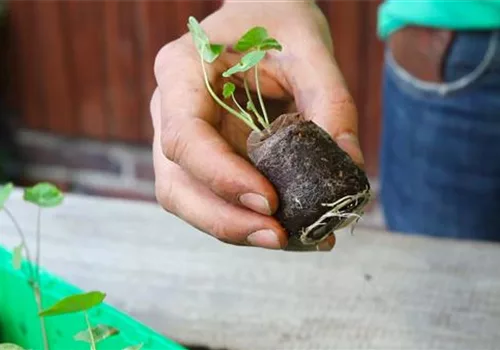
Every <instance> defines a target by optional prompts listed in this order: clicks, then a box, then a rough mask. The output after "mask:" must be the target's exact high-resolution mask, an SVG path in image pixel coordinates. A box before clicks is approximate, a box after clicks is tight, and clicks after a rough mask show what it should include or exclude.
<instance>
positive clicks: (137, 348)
mask: <svg viewBox="0 0 500 350" xmlns="http://www.w3.org/2000/svg"><path fill="white" fill-rule="evenodd" d="M143 346H144V343H140V344H137V345H131V346H127V347H126V348H123V349H122V350H141V349H142V347H143Z"/></svg>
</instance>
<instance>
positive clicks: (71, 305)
mask: <svg viewBox="0 0 500 350" xmlns="http://www.w3.org/2000/svg"><path fill="white" fill-rule="evenodd" d="M105 297H106V294H104V293H102V292H99V291H91V292H87V293H81V294H73V295H70V296H67V297H65V298H63V299H61V300H59V301H58V302H57V303H55V304H54V305H52V306H51V307H49V308H47V309H45V310H43V311H41V312H40V313H39V316H40V317H49V316H60V315H66V314H72V313H77V312H83V315H84V316H85V322H86V323H87V329H86V330H83V331H81V332H78V333H77V334H76V335H75V340H79V341H85V342H87V343H90V348H91V349H92V350H96V348H97V343H98V342H100V341H102V340H104V339H107V338H109V337H111V336H114V335H117V334H118V330H117V329H116V328H113V327H111V326H108V325H98V326H96V327H92V325H91V323H90V319H89V315H88V311H89V310H90V309H92V308H94V307H96V306H97V305H99V304H101V303H102V302H103V301H104V298H105Z"/></svg>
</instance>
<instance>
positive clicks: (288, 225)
mask: <svg viewBox="0 0 500 350" xmlns="http://www.w3.org/2000/svg"><path fill="white" fill-rule="evenodd" d="M187 26H188V29H189V31H190V33H191V35H192V38H193V42H194V45H195V46H196V49H197V51H198V53H199V55H200V62H201V66H202V68H203V75H204V81H205V86H206V88H207V90H208V92H209V93H210V95H211V96H212V98H213V99H214V100H215V101H216V102H217V103H218V104H219V105H220V106H221V107H222V108H224V109H225V110H226V111H227V112H229V113H231V114H232V115H234V116H235V117H236V118H238V119H240V120H242V121H243V122H244V123H245V124H246V125H247V126H248V127H249V128H251V133H250V135H249V136H248V139H247V152H248V157H249V159H250V160H251V161H252V163H253V164H254V166H255V167H256V168H257V169H258V170H259V171H260V172H261V173H263V174H264V176H266V178H268V179H269V181H270V182H271V183H272V184H273V185H274V187H275V189H276V191H277V193H278V197H279V201H280V204H279V207H278V210H277V212H276V213H275V217H276V218H277V219H278V221H279V222H280V223H281V224H282V225H283V227H284V228H285V229H286V230H287V232H288V233H289V244H288V247H287V248H286V249H287V250H295V251H308V250H316V246H317V244H318V243H320V242H321V241H323V240H324V239H326V238H327V237H329V236H331V235H333V234H334V231H335V230H338V229H341V228H344V227H347V226H348V225H350V224H351V223H353V222H354V220H356V221H357V220H358V219H359V218H360V217H361V216H362V215H363V209H364V207H365V206H366V204H367V203H368V201H369V200H370V184H369V181H368V179H367V177H366V174H365V172H364V171H363V170H362V169H361V168H359V167H358V166H357V165H356V164H355V163H354V162H353V161H352V159H351V158H350V157H349V155H348V154H347V153H346V152H344V151H343V150H342V149H341V148H340V147H339V146H338V145H337V143H336V142H335V141H334V140H333V139H332V138H331V137H330V135H329V134H328V133H327V132H326V131H324V130H323V129H322V128H321V127H319V126H318V125H317V124H315V123H314V122H313V121H310V120H307V118H306V116H304V115H303V114H302V113H300V112H298V113H287V114H282V115H280V116H269V115H268V113H267V111H266V107H265V105H264V99H263V97H262V93H261V89H260V84H259V63H260V62H261V61H262V60H264V59H265V58H266V55H267V54H268V52H269V51H270V50H276V51H278V52H280V51H282V50H283V46H282V45H281V44H280V43H279V42H278V41H277V40H276V39H275V38H273V37H271V36H269V34H268V31H267V30H266V29H265V28H263V27H259V26H257V27H253V28H251V29H250V30H248V31H247V32H246V33H244V34H243V36H242V37H241V38H240V39H239V40H238V42H237V43H236V44H235V45H234V46H233V50H234V51H236V52H239V53H241V54H242V57H241V59H240V61H239V62H238V63H237V64H236V65H234V66H233V67H231V68H229V69H228V70H226V71H225V72H223V73H222V77H223V78H229V77H231V76H233V75H235V74H240V75H243V83H244V89H245V95H246V97H247V99H248V101H247V103H246V105H245V107H246V108H243V106H242V104H241V103H239V102H238V101H237V99H236V98H235V94H234V93H235V90H236V86H235V84H234V83H232V82H230V81H227V82H226V83H225V84H224V85H223V89H222V97H219V96H218V94H217V93H216V92H215V91H214V89H213V88H212V86H211V85H210V81H209V79H208V75H207V70H206V66H205V65H206V64H211V63H213V62H215V61H216V60H217V59H218V58H219V57H220V55H221V54H222V53H223V52H224V50H225V46H224V45H221V44H216V43H211V42H210V40H209V38H208V35H207V33H205V31H204V30H203V28H202V27H201V25H200V24H199V23H198V21H197V20H196V19H195V18H194V17H190V18H189V20H188V25H187ZM251 70H253V74H254V81H255V85H256V94H257V98H258V106H259V107H260V111H259V108H258V107H257V105H256V104H255V103H254V101H253V100H252V96H251V92H250V89H249V86H248V80H247V76H248V74H251V73H250V71H251ZM226 101H231V102H232V106H231V105H230V104H228V103H226Z"/></svg>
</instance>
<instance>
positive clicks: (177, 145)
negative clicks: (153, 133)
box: [161, 118, 187, 164]
mask: <svg viewBox="0 0 500 350" xmlns="http://www.w3.org/2000/svg"><path fill="white" fill-rule="evenodd" d="M163 122H164V123H165V125H163V127H162V131H161V149H162V152H163V155H164V156H165V157H166V158H167V159H168V160H170V161H172V162H174V163H176V164H180V161H181V160H182V157H183V154H184V152H185V150H186V147H187V143H186V142H184V141H183V139H182V138H181V130H180V129H179V128H178V127H176V126H175V124H174V123H172V122H171V118H164V119H163Z"/></svg>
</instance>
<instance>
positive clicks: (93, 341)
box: [83, 311, 96, 350]
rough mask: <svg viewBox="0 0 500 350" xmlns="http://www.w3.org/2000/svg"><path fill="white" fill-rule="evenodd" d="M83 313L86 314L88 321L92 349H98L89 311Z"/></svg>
mask: <svg viewBox="0 0 500 350" xmlns="http://www.w3.org/2000/svg"><path fill="white" fill-rule="evenodd" d="M83 314H84V315H85V322H86V323H87V328H88V329H89V337H90V349H91V350H96V345H95V339H94V333H92V326H91V324H90V320H89V314H88V313H87V311H84V312H83Z"/></svg>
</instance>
